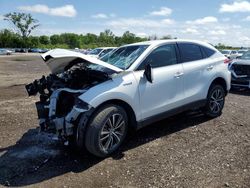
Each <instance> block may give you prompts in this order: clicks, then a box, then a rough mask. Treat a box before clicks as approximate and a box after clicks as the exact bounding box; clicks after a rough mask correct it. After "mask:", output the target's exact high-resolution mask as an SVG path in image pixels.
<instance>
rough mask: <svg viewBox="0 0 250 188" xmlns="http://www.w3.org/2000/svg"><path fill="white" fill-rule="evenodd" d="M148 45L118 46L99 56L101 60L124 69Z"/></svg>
mask: <svg viewBox="0 0 250 188" xmlns="http://www.w3.org/2000/svg"><path fill="white" fill-rule="evenodd" d="M147 47H148V45H133V46H125V47H121V48H118V49H117V50H114V51H112V52H111V53H110V54H107V55H105V56H103V57H102V58H101V60H102V61H104V62H107V63H109V64H111V65H114V66H116V67H119V68H121V69H123V70H126V69H128V68H129V67H130V65H132V63H134V62H135V60H136V59H137V58H138V57H139V56H140V55H141V54H142V53H143V52H144V51H145V50H146V49H147Z"/></svg>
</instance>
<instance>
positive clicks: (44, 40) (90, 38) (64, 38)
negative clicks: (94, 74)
mask: <svg viewBox="0 0 250 188" xmlns="http://www.w3.org/2000/svg"><path fill="white" fill-rule="evenodd" d="M145 40H148V38H141V37H138V36H136V35H135V34H133V33H131V32H129V31H126V32H124V33H123V35H122V36H115V35H114V34H113V32H112V31H110V30H105V31H104V32H101V33H100V34H99V35H96V34H92V33H87V34H85V35H83V34H75V33H62V34H54V35H51V36H46V35H41V36H27V37H25V38H24V37H22V36H21V35H20V34H18V33H15V32H12V31H11V30H8V29H3V30H1V31H0V48H70V49H73V48H81V49H86V48H95V47H100V46H120V45H123V44H129V43H134V42H141V41H145Z"/></svg>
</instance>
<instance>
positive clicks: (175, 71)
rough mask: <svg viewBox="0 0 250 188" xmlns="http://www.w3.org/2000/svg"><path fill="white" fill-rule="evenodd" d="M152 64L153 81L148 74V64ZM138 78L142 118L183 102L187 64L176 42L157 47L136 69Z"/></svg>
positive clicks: (172, 107)
mask: <svg viewBox="0 0 250 188" xmlns="http://www.w3.org/2000/svg"><path fill="white" fill-rule="evenodd" d="M147 64H150V65H151V66H152V83H150V82H149V81H148V80H147V79H146V77H145V75H144V67H145V66H146V65H147ZM134 74H135V77H136V79H137V80H138V83H139V84H138V87H139V88H138V89H139V95H140V108H141V120H145V119H147V118H149V117H152V116H154V115H159V114H160V113H163V112H166V111H168V110H171V109H174V108H176V107H179V106H181V105H182V101H183V100H184V92H183V67H182V64H179V63H178V60H177V55H176V44H166V45H163V46H160V47H157V48H156V49H154V50H153V51H152V52H151V53H150V54H149V55H148V56H147V57H146V59H145V60H144V61H143V62H142V63H141V65H140V66H139V67H138V70H137V71H135V72H134Z"/></svg>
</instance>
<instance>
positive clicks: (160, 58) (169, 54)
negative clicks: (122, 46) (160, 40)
mask: <svg viewBox="0 0 250 188" xmlns="http://www.w3.org/2000/svg"><path fill="white" fill-rule="evenodd" d="M146 64H151V66H152V68H157V67H163V66H168V65H174V64H177V56H176V51H175V44H167V45H164V46H160V47H158V48H156V49H155V50H153V51H152V52H151V53H150V54H149V55H148V56H147V57H146V59H145V60H144V61H143V62H142V63H141V64H140V66H139V67H138V70H142V69H144V67H145V65H146Z"/></svg>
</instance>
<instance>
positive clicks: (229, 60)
mask: <svg viewBox="0 0 250 188" xmlns="http://www.w3.org/2000/svg"><path fill="white" fill-rule="evenodd" d="M231 61H232V60H231V59H228V58H226V59H224V63H225V64H228V63H230V62H231Z"/></svg>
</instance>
